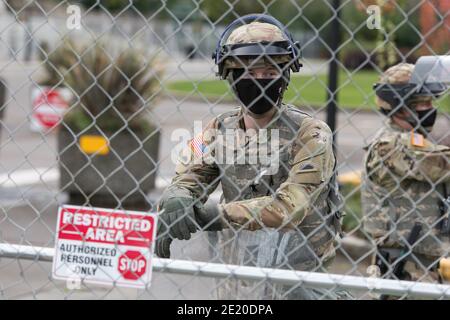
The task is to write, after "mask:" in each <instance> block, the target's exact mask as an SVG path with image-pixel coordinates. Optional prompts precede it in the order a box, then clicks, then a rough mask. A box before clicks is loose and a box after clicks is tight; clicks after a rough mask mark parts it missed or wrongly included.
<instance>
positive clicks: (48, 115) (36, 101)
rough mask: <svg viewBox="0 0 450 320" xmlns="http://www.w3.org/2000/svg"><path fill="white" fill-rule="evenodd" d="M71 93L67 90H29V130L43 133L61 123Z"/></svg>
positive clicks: (50, 88)
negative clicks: (30, 105) (30, 103)
mask: <svg viewBox="0 0 450 320" xmlns="http://www.w3.org/2000/svg"><path fill="white" fill-rule="evenodd" d="M71 99H72V93H71V92H70V90H69V89H67V88H52V87H35V88H33V89H32V90H31V102H32V106H33V111H32V114H31V123H30V126H31V130H32V131H37V132H45V131H47V130H49V129H51V128H54V127H55V126H56V125H58V124H59V123H60V122H61V119H62V117H63V116H64V112H66V110H67V109H68V107H69V102H70V100H71Z"/></svg>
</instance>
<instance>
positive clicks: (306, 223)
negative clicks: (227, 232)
mask: <svg viewBox="0 0 450 320" xmlns="http://www.w3.org/2000/svg"><path fill="white" fill-rule="evenodd" d="M243 128H244V123H243V119H242V110H241V108H237V109H235V110H232V111H230V112H227V113H224V114H222V115H219V116H218V117H216V118H215V119H213V120H212V121H211V122H210V123H209V124H208V126H207V128H206V129H205V130H204V132H203V136H202V139H201V141H203V143H204V144H205V145H206V148H203V150H205V149H207V150H208V151H205V154H203V155H202V156H203V159H202V161H200V162H199V161H198V157H199V154H198V151H195V150H194V149H195V148H192V142H191V145H190V147H188V148H186V150H185V152H184V154H183V155H182V157H180V160H179V162H178V164H177V167H176V176H175V177H174V179H173V181H172V184H171V185H170V186H169V188H168V191H170V192H171V193H174V194H177V195H179V196H189V197H193V198H196V199H197V198H198V199H201V201H203V202H204V201H206V198H207V196H208V195H209V194H210V193H211V192H213V191H214V190H215V189H216V187H217V186H218V185H219V183H221V185H222V191H223V196H222V199H223V200H224V201H223V202H222V204H221V208H222V211H223V212H224V215H225V217H226V219H227V221H228V222H229V223H230V224H231V225H232V224H236V225H238V226H240V227H241V228H245V229H248V230H258V229H261V228H264V227H270V228H281V229H285V230H292V229H296V230H300V231H301V232H302V233H303V234H304V235H305V236H307V237H308V238H309V242H310V245H311V246H313V247H314V252H315V254H317V255H318V256H323V255H325V254H327V253H330V252H334V249H333V240H334V236H335V234H334V233H333V231H334V228H333V227H331V228H330V223H336V220H333V219H332V218H333V216H334V211H333V210H332V208H336V206H337V205H338V204H337V201H336V197H337V192H338V190H337V185H336V183H335V179H334V175H335V171H334V167H335V156H334V153H333V148H332V133H331V131H330V129H329V128H328V126H327V125H326V124H325V123H324V122H322V121H320V120H317V119H314V118H312V117H310V116H308V115H307V114H305V113H303V112H300V111H298V109H296V108H295V107H292V106H287V105H284V104H283V105H282V106H281V107H280V109H279V110H278V111H277V113H276V114H275V115H274V117H273V120H272V121H271V123H270V124H269V126H268V127H267V128H265V129H267V131H266V133H267V142H268V146H267V149H269V151H268V153H269V161H260V160H261V159H260V157H256V158H258V161H257V162H253V163H251V164H249V163H248V162H246V161H239V157H238V158H237V160H236V159H235V160H234V161H232V162H229V161H228V162H226V161H217V158H218V153H221V152H223V153H227V148H228V147H229V146H228V145H227V144H223V143H219V141H223V140H224V139H225V140H226V138H223V137H224V136H227V134H228V133H231V134H233V133H234V132H236V131H237V132H239V133H240V135H243V136H241V137H240V138H239V139H237V140H239V141H238V142H236V144H237V147H235V149H236V152H234V155H235V156H236V153H238V154H241V155H242V156H244V158H245V159H249V158H250V159H251V158H252V156H255V155H257V154H258V153H261V149H258V148H257V146H258V145H260V144H261V140H263V139H264V138H262V139H259V140H258V142H257V143H252V138H251V137H250V138H249V137H248V134H249V133H248V131H250V130H246V131H244V130H241V131H239V130H236V129H243ZM210 129H213V130H212V131H211V130H210ZM272 129H277V130H275V131H272ZM258 131H259V132H257V133H261V132H262V131H263V130H258ZM272 132H276V133H277V135H278V144H279V152H278V150H273V149H272V146H273V143H274V139H273V133H272ZM219 136H220V139H219ZM194 140H196V139H194ZM197 141H198V138H197ZM269 146H270V147H269ZM272 151H273V152H272ZM271 152H272V153H271ZM227 154H229V153H227ZM231 154H233V152H231ZM274 154H277V156H278V159H275V158H273V157H272V156H273V155H274ZM274 159H275V160H278V161H274ZM208 160H209V161H208ZM221 160H223V157H222V159H221ZM224 162H226V163H224ZM264 162H265V163H264ZM274 162H278V166H276V165H274ZM333 184H334V185H333ZM333 199H334V200H333ZM332 200H333V201H332ZM339 223H340V221H339Z"/></svg>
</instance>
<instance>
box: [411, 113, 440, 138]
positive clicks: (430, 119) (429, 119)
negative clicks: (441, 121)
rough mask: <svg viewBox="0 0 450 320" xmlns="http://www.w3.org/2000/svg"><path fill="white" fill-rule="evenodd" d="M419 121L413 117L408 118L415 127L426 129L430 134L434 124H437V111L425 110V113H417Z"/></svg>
mask: <svg viewBox="0 0 450 320" xmlns="http://www.w3.org/2000/svg"><path fill="white" fill-rule="evenodd" d="M415 113H416V116H417V119H416V118H415V117H413V116H409V117H407V118H406V121H408V122H409V123H410V124H411V125H412V126H413V127H417V126H420V127H422V128H423V129H425V130H426V131H427V132H430V131H431V129H432V128H433V125H434V123H435V122H436V116H437V110H436V109H432V110H423V111H415Z"/></svg>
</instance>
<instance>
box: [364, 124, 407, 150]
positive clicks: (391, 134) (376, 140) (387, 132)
mask: <svg viewBox="0 0 450 320" xmlns="http://www.w3.org/2000/svg"><path fill="white" fill-rule="evenodd" d="M401 139H402V132H399V131H396V130H391V129H390V128H389V127H383V128H381V129H380V130H379V131H378V132H377V133H376V134H375V136H374V137H373V138H372V139H371V141H370V143H369V145H379V144H382V145H391V146H394V145H396V144H398V143H399V142H400V140H401Z"/></svg>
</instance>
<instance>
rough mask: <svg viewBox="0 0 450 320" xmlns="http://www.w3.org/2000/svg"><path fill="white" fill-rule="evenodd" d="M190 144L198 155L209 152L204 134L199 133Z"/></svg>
mask: <svg viewBox="0 0 450 320" xmlns="http://www.w3.org/2000/svg"><path fill="white" fill-rule="evenodd" d="M189 146H190V148H191V150H192V152H193V153H194V155H195V156H196V157H202V156H203V155H204V154H205V153H207V152H208V146H207V145H206V143H205V141H204V140H203V134H199V135H197V136H196V137H194V139H192V140H191V142H189Z"/></svg>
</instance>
